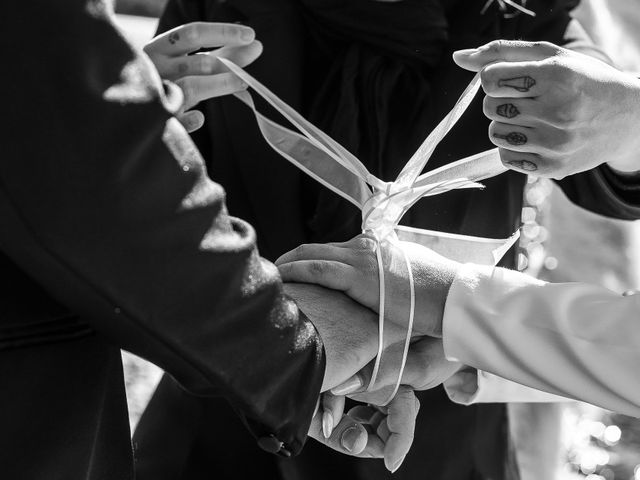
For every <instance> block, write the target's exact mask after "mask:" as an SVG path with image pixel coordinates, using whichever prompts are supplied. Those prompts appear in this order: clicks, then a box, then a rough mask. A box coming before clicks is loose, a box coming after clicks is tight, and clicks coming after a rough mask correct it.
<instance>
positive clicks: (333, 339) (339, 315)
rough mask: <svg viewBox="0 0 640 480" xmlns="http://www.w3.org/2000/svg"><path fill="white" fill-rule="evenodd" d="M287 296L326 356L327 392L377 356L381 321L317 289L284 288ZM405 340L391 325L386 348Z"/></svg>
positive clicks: (343, 298)
mask: <svg viewBox="0 0 640 480" xmlns="http://www.w3.org/2000/svg"><path fill="white" fill-rule="evenodd" d="M284 291H285V293H286V294H287V295H288V296H290V297H291V298H293V300H295V302H296V304H297V305H298V308H300V310H301V311H302V312H303V313H304V314H305V315H306V316H307V317H308V318H309V320H310V321H311V322H312V323H313V324H314V326H315V327H316V329H317V330H318V333H319V334H320V337H321V338H322V342H323V344H324V350H325V354H326V367H325V375H324V382H323V384H322V388H321V391H322V392H325V391H327V390H330V389H331V388H333V387H335V386H337V385H339V384H341V383H343V382H344V381H345V380H347V379H348V378H350V377H351V376H353V375H354V374H355V373H356V372H357V371H359V370H360V369H362V367H364V366H365V365H367V364H368V363H369V362H370V361H371V360H372V359H373V357H374V356H375V355H376V353H377V352H378V317H377V315H376V314H375V313H374V312H372V311H371V310H369V309H368V308H365V307H363V306H362V305H359V304H358V303H356V302H354V301H353V300H351V299H350V298H348V297H347V296H346V295H344V294H343V293H341V292H336V291H333V290H328V289H326V288H322V287H319V286H317V285H303V284H295V283H286V284H284ZM401 338H404V332H403V331H402V330H401V329H400V328H397V327H395V326H394V325H390V326H389V328H386V329H385V344H386V345H391V344H393V343H396V342H398V341H399V340H400V339H401Z"/></svg>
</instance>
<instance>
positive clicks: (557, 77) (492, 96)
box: [453, 40, 640, 178]
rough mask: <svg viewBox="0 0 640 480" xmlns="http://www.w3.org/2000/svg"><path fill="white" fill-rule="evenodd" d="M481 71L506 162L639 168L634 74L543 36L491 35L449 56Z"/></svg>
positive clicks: (557, 169)
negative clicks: (506, 37) (523, 38)
mask: <svg viewBox="0 0 640 480" xmlns="http://www.w3.org/2000/svg"><path fill="white" fill-rule="evenodd" d="M453 59H454V61H455V62H456V63H457V64H458V65H460V66H461V67H462V68H465V69H467V70H471V71H481V77H482V87H483V89H484V91H485V93H486V94H487V96H486V97H485V100H484V113H485V115H486V116H487V117H489V119H491V120H492V122H491V126H490V127H489V136H490V138H491V141H492V142H493V143H494V144H495V145H496V146H498V147H499V148H500V156H501V158H502V162H503V163H504V164H505V166H506V167H508V168H512V169H514V170H517V171H521V172H524V173H527V174H532V175H538V176H543V177H553V178H562V177H565V176H566V175H571V174H574V173H577V172H582V171H584V170H589V169H591V168H593V167H596V166H598V165H600V164H601V163H604V162H609V164H610V165H611V166H612V167H613V168H615V169H617V170H621V171H627V172H629V171H636V170H640V163H639V161H638V151H640V135H638V133H637V130H638V125H640V81H639V80H638V79H636V78H634V77H632V76H630V75H627V74H625V73H623V72H620V71H619V70H617V69H615V68H613V67H611V66H609V65H607V64H605V63H603V62H601V61H599V60H596V59H594V58H591V57H588V56H586V55H583V54H580V53H577V52H572V51H570V50H566V49H564V48H561V47H557V46H555V45H552V44H550V43H546V42H541V43H531V42H521V41H504V40H498V41H494V42H491V43H488V44H487V45H484V46H483V47H480V48H478V49H473V50H471V49H470V50H460V51H458V52H455V53H454V55H453Z"/></svg>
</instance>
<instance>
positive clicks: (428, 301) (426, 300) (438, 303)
mask: <svg viewBox="0 0 640 480" xmlns="http://www.w3.org/2000/svg"><path fill="white" fill-rule="evenodd" d="M460 267H461V264H459V263H458V262H454V261H452V260H447V259H442V261H441V262H439V265H434V264H433V263H432V264H430V265H428V269H429V270H428V273H429V275H427V276H420V283H421V285H420V288H416V297H417V301H416V304H417V312H416V313H417V314H418V313H419V315H417V316H416V329H418V330H419V331H420V332H421V333H424V334H426V335H429V336H432V337H437V338H442V321H443V317H444V310H445V305H446V303H447V297H448V295H449V290H450V289H451V285H452V284H453V282H454V280H455V278H456V275H457V273H458V270H459V269H460Z"/></svg>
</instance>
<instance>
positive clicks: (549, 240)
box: [116, 0, 640, 480]
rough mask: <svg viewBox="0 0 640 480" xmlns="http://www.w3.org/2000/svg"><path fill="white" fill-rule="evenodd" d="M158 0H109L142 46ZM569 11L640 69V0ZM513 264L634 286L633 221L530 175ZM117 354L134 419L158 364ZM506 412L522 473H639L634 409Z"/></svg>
mask: <svg viewBox="0 0 640 480" xmlns="http://www.w3.org/2000/svg"><path fill="white" fill-rule="evenodd" d="M165 3H166V0H117V1H116V12H117V18H118V23H119V24H120V26H121V27H122V28H123V30H124V31H125V32H126V34H127V36H128V37H129V39H130V40H131V42H132V43H134V44H136V45H137V46H140V47H142V46H144V44H145V43H146V42H147V41H148V40H149V39H151V38H152V36H153V34H154V32H155V29H156V25H157V18H158V16H159V15H160V13H161V12H162V9H163V8H164V5H165ZM575 16H576V17H577V18H578V19H579V20H580V22H581V23H582V25H583V26H584V27H585V29H586V30H587V31H588V32H589V34H590V35H591V37H592V38H593V40H594V41H595V42H596V44H598V45H599V46H600V47H601V48H602V49H603V50H604V51H605V52H606V53H607V54H608V55H609V57H610V58H611V59H612V61H613V62H614V64H615V65H617V66H618V67H619V68H621V69H623V70H626V71H629V72H640V0H583V1H582V2H581V5H580V7H578V9H577V10H576V11H575ZM638 76H640V74H639V75H638ZM519 268H520V270H524V271H527V272H528V273H531V274H533V275H536V276H539V277H542V278H544V279H547V280H550V281H588V282H593V283H597V284H600V285H604V286H606V287H608V288H610V289H611V290H614V291H617V292H623V291H625V290H630V289H640V225H639V224H638V223H629V222H620V221H613V220H608V219H604V218H601V217H598V216H595V215H593V214H590V213H588V212H585V211H583V210H580V209H578V208H576V207H574V206H573V205H572V204H570V203H569V202H568V201H567V200H566V199H565V198H564V196H563V194H562V193H561V192H560V191H559V190H558V189H557V188H556V187H555V186H554V185H553V183H551V182H549V181H545V180H531V181H530V182H529V185H528V188H527V191H526V194H525V208H524V209H523V212H522V240H521V244H520V255H519ZM123 360H124V364H125V374H126V386H127V396H128V402H129V418H130V422H131V426H132V429H133V428H134V427H135V425H136V423H137V421H138V419H139V417H140V414H141V413H142V411H143V410H144V407H145V406H146V404H147V402H148V400H149V398H150V396H151V394H152V393H153V390H154V389H155V386H156V384H157V382H158V380H159V379H160V376H161V374H162V372H161V371H160V370H159V369H158V368H157V367H155V366H153V365H151V364H149V363H148V362H145V361H143V360H141V359H139V358H137V357H135V356H133V355H131V354H129V353H127V352H123ZM510 417H511V419H512V421H511V430H512V434H513V436H514V438H515V443H516V448H517V451H518V460H519V462H520V465H521V469H522V474H523V480H534V479H535V480H540V479H545V480H547V479H548V480H571V479H583V480H584V479H586V480H640V420H638V419H633V418H630V417H626V416H624V415H617V414H613V413H611V412H607V411H604V410H601V409H598V408H596V407H593V406H590V405H585V404H580V403H569V404H563V405H534V404H524V405H512V406H510Z"/></svg>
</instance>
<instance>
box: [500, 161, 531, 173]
mask: <svg viewBox="0 0 640 480" xmlns="http://www.w3.org/2000/svg"><path fill="white" fill-rule="evenodd" d="M507 165H511V166H512V167H514V168H517V169H518V170H524V171H525V172H535V171H536V170H538V166H537V165H536V164H535V163H533V162H530V161H529V160H514V161H512V162H507Z"/></svg>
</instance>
